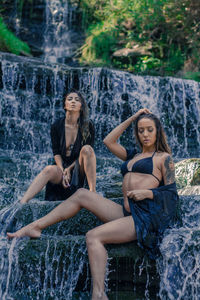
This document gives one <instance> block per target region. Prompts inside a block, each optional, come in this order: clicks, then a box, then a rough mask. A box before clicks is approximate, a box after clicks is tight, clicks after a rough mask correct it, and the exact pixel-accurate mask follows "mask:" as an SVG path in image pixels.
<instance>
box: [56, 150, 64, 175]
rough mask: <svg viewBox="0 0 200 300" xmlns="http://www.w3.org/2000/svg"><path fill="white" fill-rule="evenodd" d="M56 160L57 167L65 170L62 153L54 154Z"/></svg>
mask: <svg viewBox="0 0 200 300" xmlns="http://www.w3.org/2000/svg"><path fill="white" fill-rule="evenodd" d="M54 160H55V162H56V165H57V167H58V168H60V169H61V171H62V172H63V170H64V169H63V163H62V157H61V155H60V154H56V155H54Z"/></svg>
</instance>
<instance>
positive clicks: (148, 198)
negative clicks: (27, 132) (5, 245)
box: [7, 108, 178, 300]
mask: <svg viewBox="0 0 200 300" xmlns="http://www.w3.org/2000/svg"><path fill="white" fill-rule="evenodd" d="M132 122H135V135H136V138H137V140H138V142H139V144H140V146H141V152H140V153H138V154H136V153H133V151H131V150H127V149H125V148H124V147H123V146H122V145H120V144H118V143H117V140H118V138H119V137H120V136H121V135H122V133H123V132H124V131H125V130H126V129H127V128H128V127H129V126H130V125H131V123H132ZM104 143H105V145H106V146H107V147H108V149H109V150H110V151H111V152H112V153H113V154H114V155H116V156H117V157H118V158H120V159H122V160H123V161H124V163H123V164H122V168H121V171H122V175H123V194H124V204H123V206H121V205H120V204H117V203H115V202H113V201H111V200H108V199H106V198H103V197H102V196H100V195H98V194H96V193H93V192H89V191H87V190H86V189H79V190H78V191H77V192H76V193H75V194H74V195H73V196H71V197H70V198H69V199H68V200H67V201H64V202H63V203H61V204H60V205H59V206H57V207H56V208H55V209H54V210H52V211H51V212H50V213H49V214H47V215H46V216H45V217H42V218H41V219H39V220H36V221H34V222H33V223H31V224H29V225H27V226H25V227H23V228H22V229H20V230H18V231H17V232H15V233H8V234H7V235H8V237H9V238H13V237H22V236H30V237H39V236H40V235H41V231H42V230H43V229H44V228H46V227H47V226H49V225H52V224H54V223H56V222H59V221H62V220H65V219H68V218H71V217H72V216H74V215H76V214H77V213H78V212H79V211H80V209H82V208H86V209H88V210H89V211H91V212H92V213H94V214H95V215H96V216H97V217H98V218H99V219H100V220H102V221H103V222H104V223H105V224H103V225H101V226H98V227H96V228H94V229H92V230H90V231H89V232H88V233H87V234H86V243H87V248H88V256H89V263H90V269H91V274H92V281H93V290H92V300H97V299H103V300H106V299H108V298H107V296H106V294H105V291H104V280H105V272H106V263H107V251H106V249H105V245H106V244H114V243H115V244H118V243H126V242H130V241H134V240H136V239H137V241H138V245H139V246H140V247H142V248H143V249H145V250H146V252H147V254H149V256H150V257H151V258H156V257H157V256H158V254H159V243H160V239H161V237H162V234H163V232H164V230H165V229H166V228H167V227H168V226H169V225H171V224H173V220H174V218H175V213H176V205H177V201H178V195H177V192H176V185H175V179H174V164H173V161H172V158H171V155H170V149H169V146H168V144H167V142H166V138H165V134H164V131H163V128H162V126H161V123H160V121H159V119H158V118H157V117H156V116H155V115H153V114H151V113H150V111H149V110H148V109H146V108H144V109H141V110H139V111H138V112H137V113H136V114H134V115H133V116H131V117H130V118H128V119H127V120H126V121H124V122H123V123H121V124H120V125H119V126H117V127H116V128H115V129H113V131H112V132H111V133H109V134H108V136H107V137H106V138H105V139H104Z"/></svg>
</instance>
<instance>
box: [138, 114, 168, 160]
mask: <svg viewBox="0 0 200 300" xmlns="http://www.w3.org/2000/svg"><path fill="white" fill-rule="evenodd" d="M144 118H146V119H150V120H152V121H154V124H155V126H156V151H162V152H167V153H169V154H171V149H170V147H169V145H168V143H167V138H166V135H165V132H164V129H163V127H162V124H161V122H160V120H159V119H158V118H157V117H156V116H155V115H154V114H141V115H139V116H138V117H137V119H136V120H135V136H136V138H137V141H138V143H139V145H140V147H141V148H142V143H141V141H140V138H139V134H138V122H139V121H140V120H141V119H144Z"/></svg>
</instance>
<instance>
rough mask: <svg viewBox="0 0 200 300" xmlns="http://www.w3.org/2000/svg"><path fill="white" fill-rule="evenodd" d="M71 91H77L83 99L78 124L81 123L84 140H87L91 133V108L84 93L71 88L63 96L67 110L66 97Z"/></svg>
mask: <svg viewBox="0 0 200 300" xmlns="http://www.w3.org/2000/svg"><path fill="white" fill-rule="evenodd" d="M71 93H76V94H77V95H78V96H79V98H80V100H81V111H80V117H79V119H78V124H79V128H80V130H81V134H82V137H83V142H85V141H86V140H87V138H88V137H89V135H90V131H89V109H88V105H87V103H86V101H85V99H84V98H83V95H82V94H81V93H80V92H79V91H77V90H75V89H70V90H69V91H68V92H67V93H66V94H65V95H64V97H63V108H64V110H65V101H66V98H67V96H68V95H69V94H71Z"/></svg>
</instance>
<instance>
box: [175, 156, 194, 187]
mask: <svg viewBox="0 0 200 300" xmlns="http://www.w3.org/2000/svg"><path fill="white" fill-rule="evenodd" d="M175 176H176V183H177V188H178V189H182V188H185V187H187V186H191V185H199V184H200V158H190V159H184V160H181V161H179V162H177V163H176V164H175Z"/></svg>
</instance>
